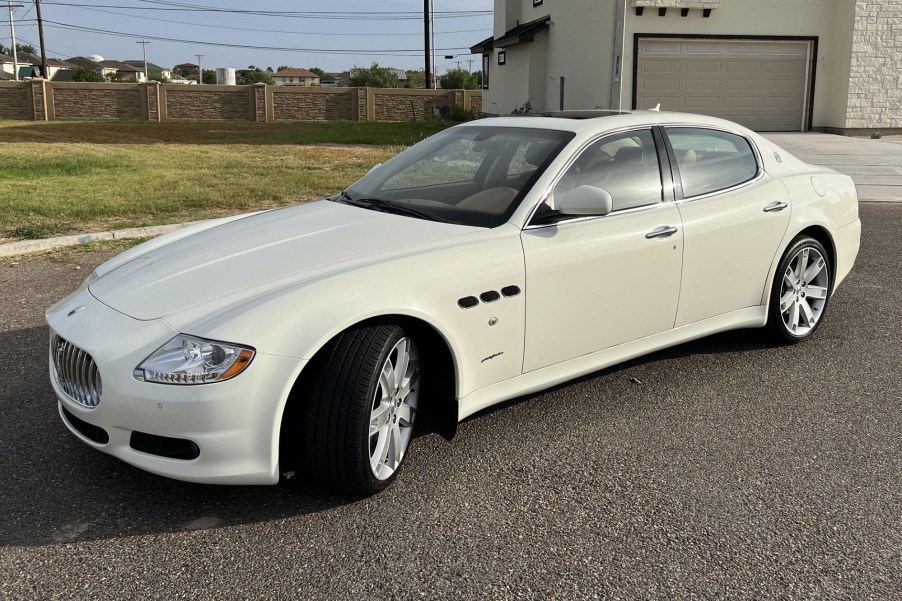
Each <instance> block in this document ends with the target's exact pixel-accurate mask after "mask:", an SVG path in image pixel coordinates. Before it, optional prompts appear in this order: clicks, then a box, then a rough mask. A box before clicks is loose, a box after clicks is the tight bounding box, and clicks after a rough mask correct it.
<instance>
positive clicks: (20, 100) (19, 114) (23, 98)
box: [0, 82, 34, 119]
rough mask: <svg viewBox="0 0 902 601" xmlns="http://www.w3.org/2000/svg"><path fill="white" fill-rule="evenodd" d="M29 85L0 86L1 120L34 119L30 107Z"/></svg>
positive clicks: (11, 84)
mask: <svg viewBox="0 0 902 601" xmlns="http://www.w3.org/2000/svg"><path fill="white" fill-rule="evenodd" d="M27 86H28V84H26V83H9V84H8V83H6V82H3V84H2V85H0V119H33V118H34V115H33V114H32V110H33V109H32V107H30V106H29V95H28V88H27Z"/></svg>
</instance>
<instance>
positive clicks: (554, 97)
mask: <svg viewBox="0 0 902 601" xmlns="http://www.w3.org/2000/svg"><path fill="white" fill-rule="evenodd" d="M899 22H902V2H899V0H857V1H855V2H853V1H851V0H805V1H804V2H802V1H799V0H791V1H785V2H760V1H759V0H568V1H566V2H564V1H561V0H495V26H494V35H493V36H492V37H491V38H489V39H487V40H483V41H482V42H480V43H478V44H476V45H474V46H473V47H472V48H471V52H473V53H476V54H481V55H483V73H484V74H485V77H484V85H483V87H484V90H485V91H484V101H483V110H484V111H485V112H487V113H509V112H511V111H512V110H513V109H514V108H516V107H518V106H522V105H523V104H524V103H525V102H527V101H530V102H531V104H532V107H533V109H534V110H536V111H547V110H560V109H595V108H613V109H632V108H640V109H644V108H651V107H654V106H655V105H657V104H658V103H661V108H662V109H664V110H678V111H686V112H694V113H703V114H709V115H715V116H720V117H725V118H728V119H732V120H734V121H737V122H739V123H742V124H744V125H747V126H749V127H751V128H753V129H757V130H762V131H800V130H810V129H816V130H829V131H847V130H854V129H876V128H892V127H902V72H900V70H899V48H900V46H902V30H900V28H899V26H898V23H899Z"/></svg>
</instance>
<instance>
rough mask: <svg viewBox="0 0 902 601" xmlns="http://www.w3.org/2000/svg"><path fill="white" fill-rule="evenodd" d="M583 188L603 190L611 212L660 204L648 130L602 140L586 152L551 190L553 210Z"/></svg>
mask: <svg viewBox="0 0 902 601" xmlns="http://www.w3.org/2000/svg"><path fill="white" fill-rule="evenodd" d="M584 185H589V186H595V187H596V188H601V189H603V190H607V191H608V192H609V193H610V194H611V197H612V198H613V199H614V210H615V211H620V210H623V209H632V208H635V207H642V206H646V205H651V204H655V203H659V202H661V201H662V199H663V196H662V194H663V186H662V185H661V169H660V167H659V165H658V153H657V150H656V148H655V139H654V136H653V135H652V133H651V130H649V129H642V130H636V131H631V132H626V133H622V134H614V135H611V136H606V137H604V138H602V139H601V140H598V141H597V142H595V143H593V144H592V145H590V146H589V147H588V148H586V149H585V150H584V151H583V152H582V154H580V155H579V157H578V158H577V159H576V161H575V162H574V163H573V164H572V165H571V166H570V168H569V169H568V170H567V172H566V173H565V174H564V176H563V177H562V178H561V180H560V182H558V185H557V187H555V189H554V204H555V209H556V208H557V207H558V206H560V203H561V202H562V201H563V200H564V198H566V196H567V194H569V193H570V192H571V191H572V190H573V189H574V188H577V187H579V186H584Z"/></svg>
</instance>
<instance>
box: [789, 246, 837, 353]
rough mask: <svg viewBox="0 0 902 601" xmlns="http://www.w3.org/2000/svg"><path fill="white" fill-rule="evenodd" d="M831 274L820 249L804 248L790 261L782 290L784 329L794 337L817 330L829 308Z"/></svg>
mask: <svg viewBox="0 0 902 601" xmlns="http://www.w3.org/2000/svg"><path fill="white" fill-rule="evenodd" d="M829 285H830V274H829V273H828V271H827V262H826V261H825V260H824V257H823V255H821V253H820V251H819V250H817V249H816V248H812V247H804V248H802V249H800V250H799V251H798V252H797V253H796V254H795V256H794V257H793V258H792V259H791V260H790V261H789V263H788V265H787V267H786V271H785V272H784V273H783V279H782V284H781V287H780V313H781V314H782V317H783V325H784V326H785V327H786V330H787V331H788V332H789V333H790V334H792V335H793V336H805V335H806V334H807V333H808V332H810V331H811V330H812V329H814V327H815V325H816V324H817V322H818V321H819V320H820V318H821V314H822V313H823V311H824V307H825V306H826V304H827V293H828V291H829Z"/></svg>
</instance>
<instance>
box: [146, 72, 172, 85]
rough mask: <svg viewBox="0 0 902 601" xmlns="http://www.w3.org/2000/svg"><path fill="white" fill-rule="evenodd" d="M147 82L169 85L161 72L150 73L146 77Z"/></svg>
mask: <svg viewBox="0 0 902 601" xmlns="http://www.w3.org/2000/svg"><path fill="white" fill-rule="evenodd" d="M147 80H148V81H158V82H160V83H169V78H168V77H166V76H165V75H163V72H162V71H151V72H150V73H149V74H148V75H147Z"/></svg>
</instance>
